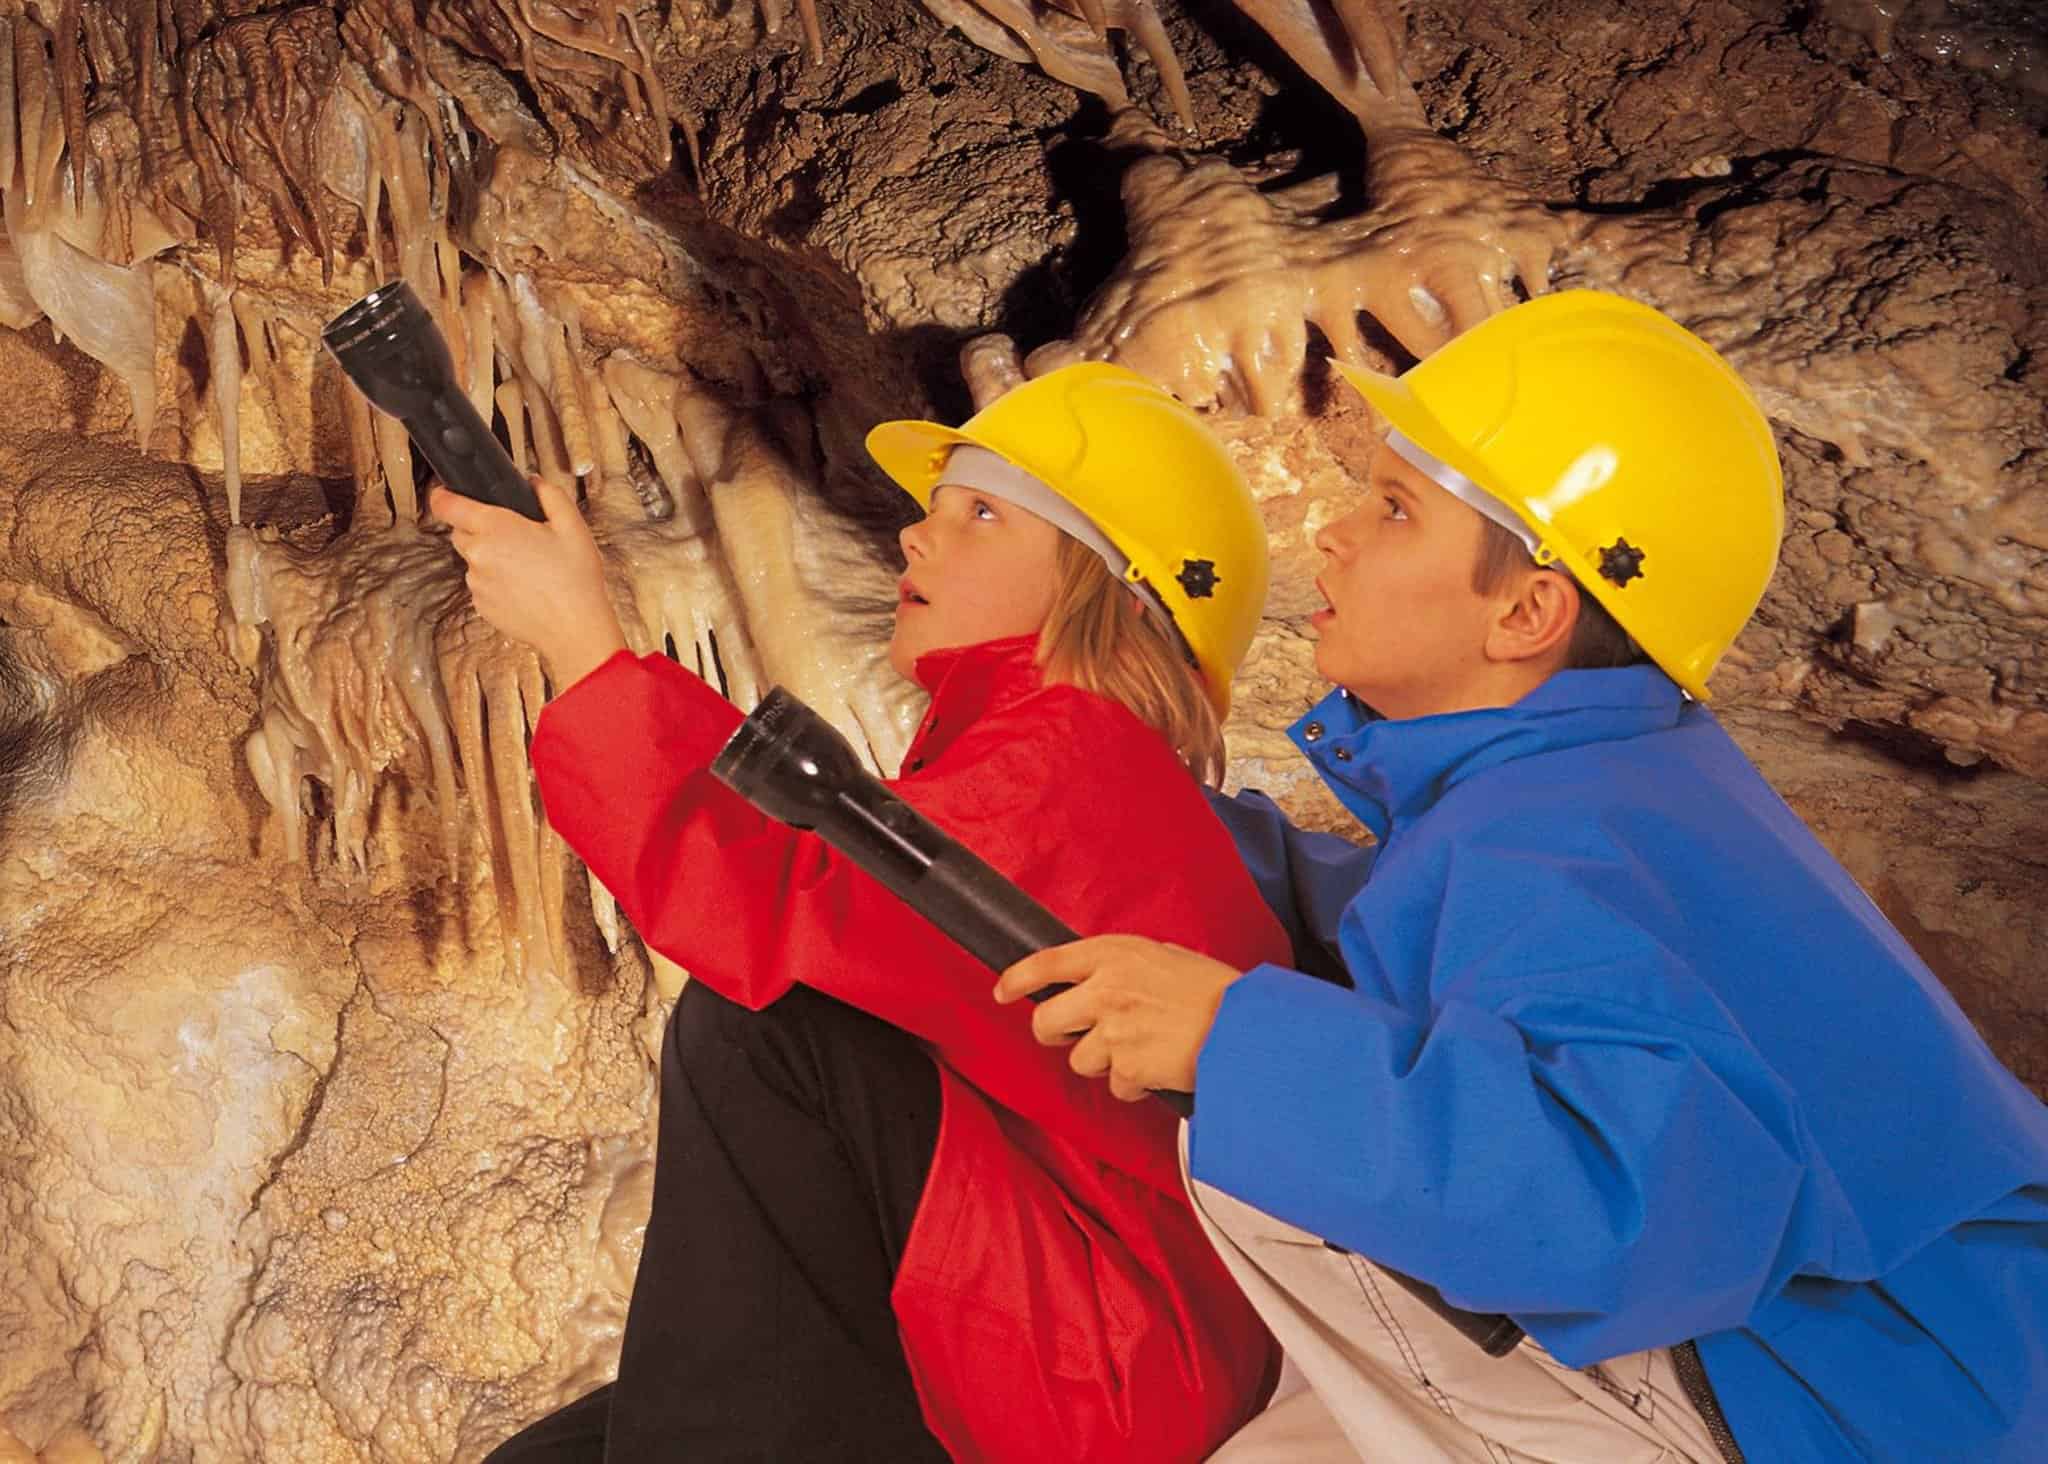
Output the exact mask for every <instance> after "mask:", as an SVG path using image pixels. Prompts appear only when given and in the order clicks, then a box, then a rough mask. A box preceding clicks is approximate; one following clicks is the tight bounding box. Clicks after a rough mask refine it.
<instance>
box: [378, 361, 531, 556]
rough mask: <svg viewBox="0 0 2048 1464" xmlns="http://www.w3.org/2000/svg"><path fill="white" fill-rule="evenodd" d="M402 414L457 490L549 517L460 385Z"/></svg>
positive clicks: (430, 461) (439, 471) (443, 476)
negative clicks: (456, 388)
mask: <svg viewBox="0 0 2048 1464" xmlns="http://www.w3.org/2000/svg"><path fill="white" fill-rule="evenodd" d="M401 420H402V421H404V423H405V430H406V431H407V432H408V433H409V434H411V436H412V440H413V441H414V442H415V443H417V444H418V445H419V449H420V454H421V455H422V456H423V457H425V458H426V460H427V463H428V465H429V466H430V467H432V468H433V470H434V473H435V475H436V476H438V477H439V478H440V480H441V481H442V482H443V483H446V484H447V485H448V486H449V487H450V488H452V489H453V490H454V491H455V492H457V493H460V494H462V495H463V496H464V497H465V498H474V499H477V500H479V501H480V502H483V503H494V504H496V505H497V506H498V507H499V508H509V509H511V510H512V511H513V512H514V513H520V514H524V515H525V516H526V517H528V518H530V519H532V520H533V521H534V522H535V523H543V522H545V521H546V519H547V515H546V514H544V513H542V512H541V507H540V499H539V497H538V496H537V495H536V494H535V493H534V491H533V485H532V484H531V483H529V482H527V480H526V475H525V474H524V473H521V472H520V471H519V465H518V464H517V463H515V462H513V461H512V455H511V454H510V453H508V452H506V451H505V447H504V444H503V443H501V442H499V441H498V439H497V436H496V435H495V434H494V433H493V432H492V431H491V429H490V426H489V424H488V423H486V422H485V421H484V420H483V418H482V416H481V415H479V414H478V412H477V409H476V408H475V407H474V406H472V405H471V404H470V400H469V398H468V397H467V396H465V395H464V394H463V393H462V392H461V391H459V390H455V389H452V388H451V389H450V390H448V391H446V392H437V393H435V394H434V395H433V396H431V397H429V398H427V400H426V402H425V403H424V404H423V405H422V406H421V408H420V410H419V412H418V413H417V414H416V415H414V416H411V417H405V418H402V419H401Z"/></svg>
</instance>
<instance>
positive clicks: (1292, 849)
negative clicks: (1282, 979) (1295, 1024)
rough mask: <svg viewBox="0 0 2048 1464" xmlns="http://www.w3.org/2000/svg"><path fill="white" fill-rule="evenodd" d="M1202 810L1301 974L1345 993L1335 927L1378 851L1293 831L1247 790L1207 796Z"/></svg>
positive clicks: (1284, 818) (1275, 810)
mask: <svg viewBox="0 0 2048 1464" xmlns="http://www.w3.org/2000/svg"><path fill="white" fill-rule="evenodd" d="M1208 793H1209V806H1210V807H1211V808H1213V809H1214V810H1215V811H1216V816H1217V817H1218V818H1220V819H1221V820H1223V826H1224V827H1225V828H1226V829H1228V830H1230V838H1231V841H1232V842H1233V843H1235V844H1236V845H1237V855H1238V858H1240V859H1242V860H1243V861H1244V864H1245V868H1246V869H1248V870H1250V871H1251V876H1252V880H1253V882H1254V883H1255V884H1257V885H1258V887H1259V895H1260V897H1261V898H1263V899H1264V900H1265V902H1266V906H1267V908H1268V909H1270V910H1271V911H1272V912H1273V916H1274V918H1275V919H1277V920H1278V921H1279V922H1280V924H1281V926H1282V927H1284V928H1285V929H1286V931H1287V938H1288V940H1289V942H1290V943H1291V944H1292V945H1293V947H1294V964H1295V967H1296V968H1297V969H1299V970H1301V971H1305V972H1307V973H1308V974H1309V975H1312V976H1314V977H1316V978H1317V979H1319V980H1323V981H1333V982H1335V983H1336V984H1337V985H1339V986H1348V985H1350V984H1351V983H1350V977H1349V976H1348V975H1346V974H1345V970H1344V958H1343V957H1342V956H1341V955H1340V954H1339V953H1338V949H1337V922H1338V921H1339V920H1340V919H1342V918H1343V914H1344V907H1345V906H1346V905H1348V904H1350V903H1351V898H1352V896H1354V895H1356V894H1357V893H1358V891H1359V889H1360V887H1361V886H1363V885H1364V884H1365V881H1366V877H1367V876H1368V875H1370V874H1371V873H1372V863H1373V859H1374V858H1375V857H1376V856H1377V855H1378V853H1379V848H1378V846H1377V845H1373V844H1354V843H1352V842H1351V841H1350V840H1349V839H1346V838H1343V837H1341V836H1340V835H1337V834H1319V833H1311V832H1309V831H1308V830H1306V829H1299V828H1296V827H1295V826H1294V825H1293V824H1292V823H1291V822H1289V821H1288V818H1287V815H1286V814H1284V813H1282V812H1281V811H1280V809H1279V808H1278V806H1276V805H1275V804H1274V802H1273V800H1272V799H1270V798H1268V797H1267V796H1266V795H1265V794H1263V793H1261V792H1259V791H1258V790H1257V789H1255V788H1247V789H1246V790H1245V791H1244V792H1242V793H1239V794H1237V795H1235V796H1234V797H1233V796H1227V795H1225V794H1222V793H1219V792H1216V791H1215V790H1214V789H1210V790H1208Z"/></svg>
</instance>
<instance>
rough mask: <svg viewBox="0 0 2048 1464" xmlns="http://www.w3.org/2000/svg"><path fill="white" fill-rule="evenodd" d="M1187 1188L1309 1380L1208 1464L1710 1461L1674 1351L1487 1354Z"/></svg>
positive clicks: (1221, 1201) (1238, 1205) (1278, 1227)
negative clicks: (1586, 1359) (1570, 1357)
mask: <svg viewBox="0 0 2048 1464" xmlns="http://www.w3.org/2000/svg"><path fill="white" fill-rule="evenodd" d="M1183 1148H1185V1139H1183ZM1189 1191H1190V1193H1191V1194H1192V1195H1193V1196H1194V1200H1195V1209H1196V1213H1197V1214H1198V1215H1200V1216H1201V1219H1202V1225H1203V1227H1204V1228H1205V1229H1206V1230H1207V1231H1208V1232H1209V1238H1210V1240H1211V1241H1213V1242H1214V1243H1215V1246H1216V1249H1217V1251H1218V1253H1219V1254H1221V1255H1222V1257H1223V1259H1224V1262H1225V1263H1226V1264H1227V1265H1228V1266H1229V1267H1230V1271H1231V1274H1232V1275H1234V1276H1235V1277H1236V1278H1237V1282H1238V1284H1239V1285H1240V1286H1242V1287H1243V1288H1244V1291H1245V1294H1246V1295H1247V1296H1249V1297H1250V1298H1251V1300H1252V1302H1253V1304H1254V1305H1255V1306H1257V1307H1258V1309H1259V1314H1260V1315H1261V1316H1263V1317H1264V1318H1265V1319H1266V1325H1267V1326H1269V1327H1271V1328H1272V1330H1273V1335H1274V1336H1275V1337H1277V1338H1278V1339H1279V1341H1280V1345H1281V1346H1282V1347H1283V1348H1285V1349H1286V1352H1287V1357H1288V1361H1289V1363H1290V1373H1292V1372H1294V1371H1296V1370H1298V1372H1299V1376H1300V1378H1301V1380H1302V1381H1303V1382H1304V1383H1305V1384H1306V1386H1302V1387H1297V1388H1295V1389H1294V1390H1293V1391H1288V1384H1289V1381H1290V1379H1289V1378H1287V1377H1283V1379H1282V1390H1281V1393H1280V1395H1279V1396H1276V1398H1275V1400H1274V1402H1273V1404H1272V1406H1271V1407H1269V1408H1268V1409H1267V1410H1266V1411H1265V1412H1264V1413H1263V1414H1261V1415H1260V1416H1259V1417H1258V1418H1255V1419H1253V1420H1252V1422H1251V1423H1249V1424H1248V1425H1246V1426H1245V1427H1244V1428H1243V1429H1242V1430H1240V1431H1239V1432H1238V1433H1237V1435H1236V1436H1235V1437H1233V1438H1232V1439H1231V1440H1230V1441H1229V1442H1228V1443H1226V1444H1225V1445H1224V1446H1223V1448H1222V1449H1221V1450H1220V1451H1219V1452H1217V1453H1215V1454H1212V1455H1210V1464H1351V1461H1357V1460H1371V1461H1375V1464H1378V1461H1393V1464H1427V1461H1435V1460H1456V1461H1459V1464H1464V1461H1471V1464H1720V1459H1721V1455H1720V1453H1719V1451H1718V1450H1717V1449H1716V1448H1715V1446H1714V1442H1713V1439H1712V1438H1711V1436H1710V1435H1709V1434H1708V1432H1707V1427H1706V1424H1705V1423H1704V1422H1703V1421H1702V1419H1701V1418H1700V1415H1699V1413H1698V1411H1697V1410H1696V1409H1695V1408H1694V1407H1693V1406H1692V1403H1691V1401H1690V1400H1689V1399H1688V1398H1687V1397H1686V1396H1685V1392H1684V1390H1683V1388H1682V1387H1681V1386H1680V1384H1679V1381H1678V1376H1677V1374H1676V1372H1675V1371H1674V1370H1673V1367H1672V1363H1671V1354H1670V1353H1669V1352H1667V1351H1664V1350H1661V1349H1660V1350H1658V1351H1654V1352H1638V1353H1632V1354H1630V1355H1628V1356H1626V1357H1617V1358H1612V1359H1609V1360H1608V1361H1606V1362H1603V1363H1601V1364H1600V1365H1598V1366H1597V1367H1590V1368H1570V1367H1566V1366H1565V1365H1564V1364H1562V1363H1560V1362H1558V1361H1557V1360H1556V1359H1555V1358H1553V1357H1551V1356H1550V1354H1549V1353H1547V1352H1545V1351H1544V1350H1543V1348H1542V1347H1540V1346H1539V1345H1538V1344H1537V1343H1536V1342H1535V1341H1534V1340H1533V1339H1527V1340H1524V1341H1523V1343H1522V1345H1521V1346H1520V1347H1518V1348H1516V1349H1515V1350H1514V1351H1513V1352H1511V1353H1509V1354H1508V1355H1507V1356H1506V1357H1498V1358H1495V1357H1488V1356H1486V1355H1485V1354H1484V1353H1482V1352H1481V1351H1480V1350H1479V1349H1478V1348H1477V1347H1475V1346H1473V1345H1472V1343H1471V1342H1469V1341H1467V1340H1466V1339H1465V1338H1464V1337H1463V1336H1461V1335H1460V1334H1459V1333H1458V1332H1457V1331H1456V1330H1454V1329H1453V1328H1452V1327H1451V1326H1450V1325H1449V1324H1448V1323H1446V1322H1444V1321H1443V1320H1442V1319H1441V1318H1440V1317H1438V1316H1437V1315H1436V1313H1435V1312H1433V1311H1431V1310H1430V1309H1429V1308H1428V1307H1427V1306H1425V1305H1424V1304H1423V1303H1422V1302H1420V1301H1418V1300H1416V1299H1415V1297H1414V1296H1413V1295H1411V1294H1410V1293H1409V1292H1408V1290H1407V1289H1406V1288H1405V1287H1403V1286H1402V1285H1400V1283H1398V1282H1396V1281H1394V1280H1392V1279H1390V1278H1389V1277H1388V1276H1387V1275H1386V1273H1384V1272H1383V1271H1381V1270H1380V1269H1379V1268H1378V1267H1377V1266H1375V1265H1373V1264H1372V1263H1371V1262H1370V1261H1367V1260H1364V1259H1362V1258H1361V1257H1359V1256H1355V1255H1348V1254H1345V1253H1343V1252H1341V1251H1334V1250H1331V1249H1329V1248H1328V1247H1327V1246H1325V1245H1324V1244H1323V1243H1322V1241H1321V1240H1319V1239H1318V1238H1317V1237H1315V1236H1313V1235H1310V1234H1308V1233H1307V1232H1306V1231H1303V1230H1297V1229H1296V1228H1295V1227H1294V1226H1292V1225H1288V1224H1286V1223H1285V1222H1283V1221H1279V1220H1276V1219H1274V1218H1273V1217H1272V1216H1270V1215H1267V1214H1265V1213H1264V1212H1263V1211H1260V1210H1256V1209H1253V1208H1252V1207H1251V1206H1250V1205H1246V1204H1243V1203H1242V1202H1240V1201H1238V1200H1234V1199H1232V1198H1231V1197H1230V1196H1228V1195H1226V1194H1224V1193H1223V1192H1222V1191H1220V1190H1217V1189H1212V1188H1211V1187H1209V1186H1208V1185H1205V1184H1199V1183H1191V1184H1190V1186H1189Z"/></svg>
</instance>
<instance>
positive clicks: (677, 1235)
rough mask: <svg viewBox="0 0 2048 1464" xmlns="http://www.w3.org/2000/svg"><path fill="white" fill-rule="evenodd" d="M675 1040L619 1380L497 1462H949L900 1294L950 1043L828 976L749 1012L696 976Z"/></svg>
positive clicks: (517, 1439) (664, 1071)
mask: <svg viewBox="0 0 2048 1464" xmlns="http://www.w3.org/2000/svg"><path fill="white" fill-rule="evenodd" d="M662 1046H663V1051H662V1064H661V1119H660V1137H659V1140H658V1143H657V1147H656V1152H655V1165H654V1206H653V1212H652V1214H651V1216H650V1218H649V1220H648V1224H647V1239H646V1243H645V1245H644V1247H643V1249H642V1251H641V1256H640V1270H639V1273H638V1275H637V1276H636V1277H635V1278H634V1282H633V1301H632V1305H631V1307H630V1309H629V1310H628V1312H627V1316H626V1335H625V1342H624V1346H623V1348H622V1351H621V1355H620V1359H619V1376H618V1380H617V1381H616V1382H615V1383H612V1384H610V1385H608V1386H606V1387H604V1388H600V1389H598V1390H597V1391H596V1392H595V1393H592V1394H590V1395H588V1396H587V1397H584V1398H582V1399H579V1400H578V1401H577V1402H575V1403H572V1404H570V1405H569V1406H568V1407H566V1408H563V1409H561V1410H560V1411H558V1412H556V1413H553V1414H550V1415H548V1416H547V1417H546V1418H543V1419H541V1420H540V1421H539V1422H538V1423H535V1424H533V1425H532V1426H531V1427H529V1428H527V1429H526V1430H524V1431H523V1432H521V1433H519V1434H517V1435H515V1436H514V1437H513V1438H511V1439H509V1440H508V1441H506V1442H505V1443H504V1444H502V1445H500V1446H499V1447H498V1448H497V1450H496V1451H494V1452H493V1453H492V1454H491V1455H490V1456H489V1459H488V1460H487V1461H486V1464H598V1461H610V1464H660V1461H667V1460H674V1461H678V1464H684V1461H687V1464H697V1461H719V1464H781V1461H801V1464H813V1461H815V1464H842V1461H843V1464H875V1461H884V1460H886V1461H891V1464H895V1461H909V1464H921V1461H934V1464H940V1461H944V1460H945V1459H946V1453H945V1451H944V1450H943V1449H942V1448H941V1447H940V1446H939V1444H938V1441H937V1440H935V1439H934V1438H933V1437H932V1436H931V1434H930V1433H929V1432H928V1431H927V1430H926V1428H925V1426H924V1421H923V1416H922V1412H921V1410H920V1409H919V1407H918V1402H917V1395H916V1392H915V1390H914V1389H913V1387H912V1385H911V1381H910V1371H909V1368H908V1366H907V1365H906V1363H905V1362H904V1358H903V1348H902V1344H901V1342H900V1341H899V1340H898V1338H897V1334H896V1320H895V1315H894V1313H893V1312H892V1311H891V1309H890V1305H889V1292H890V1287H891V1285H892V1284H893V1282H894V1279H895V1275H896V1267H897V1264H898V1263H899V1262H900V1260H901V1259H902V1256H903V1247H904V1244H905V1242H906V1240H907V1239H908V1237H909V1234H910V1225H911V1221H912V1219H913V1218H914V1217H915V1215H916V1213H917V1204H918V1199H919V1196H920V1195H922V1194H923V1192H924V1186H925V1180H926V1178H927V1177H928V1176H929V1175H930V1173H931V1162H932V1151H933V1149H934V1148H935V1147H936V1145H937V1143H938V1133H939V1079H938V1073H937V1071H936V1070H935V1069H934V1067H933V1065H932V1061H931V1058H930V1057H929V1056H928V1055H927V1054H926V1053H925V1052H924V1050H923V1049H922V1048H921V1047H919V1046H918V1044H917V1043H916V1042H915V1041H914V1040H913V1039H912V1038H910V1037H909V1036H907V1035H906V1034H904V1033H903V1032H901V1031H899V1030H898V1029H896V1028H894V1027H891V1026H889V1025H888V1024H886V1023H884V1022H880V1021H878V1020H876V1019H875V1018H873V1017H870V1016H868V1015H867V1014H865V1013H863V1012H858V1011H855V1010H854V1009H853V1008H851V1007H848V1006H845V1005H843V1004H842V1003H840V1002H837V1001H834V1000H832V999H831V998H830V997H826V996H821V995H819V994H818V993H816V992H814V991H811V990H809V989H808V988H804V987H798V988H796V989H795V990H793V991H791V992H790V993H789V994H788V995H786V996H784V997H783V998H782V999H781V1000H779V1001H777V1002H776V1003H775V1004H774V1005H772V1006H770V1007H769V1008H767V1009H766V1010H765V1011H761V1012H749V1011H747V1010H746V1009H744V1008H743V1007H740V1006H737V1005H735V1004H734V1003H732V1002H729V1001H727V1000H726V999H725V998H724V997H722V996H719V995H718V994H717V993H716V992H714V991H712V990H710V989H709V988H708V987H705V986H702V985H700V984H698V983H696V982H691V983H690V984H689V985H688V986H686V987H685V988H684V989H683V994H682V996H681V998H680V999H679V1000H678V1001H677V1002H676V1008H675V1011H674V1013H673V1014H672V1015H671V1016H670V1018H669V1025H668V1033H667V1036H666V1038H665V1039H664V1041H663V1044H662Z"/></svg>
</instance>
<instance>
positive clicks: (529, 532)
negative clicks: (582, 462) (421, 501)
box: [427, 478, 626, 690]
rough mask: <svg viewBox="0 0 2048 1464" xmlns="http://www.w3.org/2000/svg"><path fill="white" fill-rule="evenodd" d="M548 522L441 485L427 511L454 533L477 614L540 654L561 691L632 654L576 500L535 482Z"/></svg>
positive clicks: (537, 481)
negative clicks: (614, 659)
mask: <svg viewBox="0 0 2048 1464" xmlns="http://www.w3.org/2000/svg"><path fill="white" fill-rule="evenodd" d="M533 487H534V492H535V493H536V494H538V495H539V497H540V506H541V511H542V512H543V513H545V514H546V515H547V522H546V523H539V524H537V523H535V522H533V520H531V519H529V518H525V517H523V516H522V515H520V514H516V513H514V512H512V511H511V510H510V509H506V508H495V507H493V506H492V505H490V504H488V503H478V502H477V501H476V500H474V499H471V498H464V497H463V496H461V495H460V494H457V493H451V492H450V491H449V490H448V489H446V488H443V487H441V486H439V485H438V484H437V485H436V486H435V488H434V491H433V492H432V493H431V494H430V495H429V496H428V498H427V506H428V508H430V509H431V510H432V511H433V513H434V515H435V517H437V518H439V519H440V520H441V521H442V522H443V523H445V524H447V525H448V527H449V528H450V529H451V530H452V531H453V533H452V535H451V538H452V540H453V542H454V545H455V552H456V553H458V554H460V555H461V556H462V557H463V559H464V561H466V562H467V563H468V565H469V573H468V575H467V576H466V577H465V578H466V582H467V583H468V585H469V593H470V598H471V599H472V600H474V601H475V602H476V611H477V614H479V615H481V616H483V618H484V619H485V620H488V621H489V622H490V623H491V624H492V626H494V627H495V628H496V629H497V631H498V633H499V634H501V635H503V636H505V637H507V638H508V639H510V640H516V641H522V642H524V643H525V644H527V645H529V646H532V647H533V648H534V650H536V651H538V652H539V653H540V658H541V662H542V664H543V665H544V666H546V667H547V670H548V674H549V675H550V676H551V677H552V678H553V680H554V683H555V686H556V689H557V690H563V689H566V688H567V687H569V686H571V685H573V684H574V683H575V682H577V681H580V680H582V679H583V678H584V677H585V676H587V675H588V674H590V673H591V672H592V671H595V670H596V669H597V668H598V667H599V666H601V665H603V664H604V663H605V662H606V661H607V660H609V659H610V658H611V657H612V655H613V654H614V653H615V652H618V651H622V650H624V649H626V636H625V632H624V631H622V630H621V629H620V628H619V617H618V612H617V611H615V610H614V609H613V608H612V602H611V596H610V595H609V594H608V593H606V591H605V584H604V561H603V559H602V558H601V557H600V556H599V554H598V550H597V541H596V540H594V539H592V538H591V537H590V527H589V525H587V524H585V523H584V522H583V515H582V514H581V513H579V512H578V511H577V508H576V503H575V500H574V499H572V498H571V497H570V496H569V495H568V494H567V493H565V492H563V491H562V490H561V489H560V488H558V487H556V486H555V485H554V484H552V483H550V482H548V481H547V480H546V479H544V478H535V479H533Z"/></svg>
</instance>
